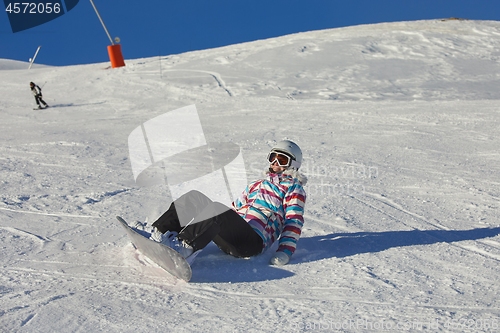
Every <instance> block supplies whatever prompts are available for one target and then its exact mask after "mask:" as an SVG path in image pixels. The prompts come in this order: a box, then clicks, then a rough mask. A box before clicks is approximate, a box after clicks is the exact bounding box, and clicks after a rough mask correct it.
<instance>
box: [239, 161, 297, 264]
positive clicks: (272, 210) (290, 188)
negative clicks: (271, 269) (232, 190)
mask: <svg viewBox="0 0 500 333" xmlns="http://www.w3.org/2000/svg"><path fill="white" fill-rule="evenodd" d="M306 181H307V178H306V177H305V176H303V175H301V174H300V173H299V172H298V171H296V170H294V169H292V170H286V171H285V172H283V173H282V174H275V173H269V172H268V173H267V175H266V178H264V179H261V180H257V181H254V182H252V183H250V184H249V185H248V186H247V188H246V189H245V191H244V192H243V193H242V194H241V195H240V197H239V198H238V199H236V200H235V201H234V202H233V208H234V210H235V211H236V212H237V213H238V214H239V215H240V216H241V217H243V218H244V219H245V220H246V221H247V222H248V224H249V225H250V226H251V227H252V228H253V229H254V230H255V232H257V234H259V236H260V237H262V239H263V241H264V248H263V249H262V250H263V251H265V250H266V249H268V248H269V247H270V246H271V245H272V244H273V243H274V242H275V241H276V240H277V239H279V246H278V251H283V252H285V253H286V254H288V255H289V256H291V255H292V254H293V253H294V252H295V249H296V247H297V241H298V240H299V238H300V234H301V232H302V226H303V225H304V205H305V202H306V192H305V190H304V187H303V185H305V183H306Z"/></svg>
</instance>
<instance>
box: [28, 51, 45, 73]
mask: <svg viewBox="0 0 500 333" xmlns="http://www.w3.org/2000/svg"><path fill="white" fill-rule="evenodd" d="M41 47H42V45H40V46H39V47H38V48H37V49H36V52H35V55H34V56H33V59H31V61H30V66H29V67H28V69H31V66H32V65H33V63H34V62H35V58H36V55H37V54H38V51H40V48H41Z"/></svg>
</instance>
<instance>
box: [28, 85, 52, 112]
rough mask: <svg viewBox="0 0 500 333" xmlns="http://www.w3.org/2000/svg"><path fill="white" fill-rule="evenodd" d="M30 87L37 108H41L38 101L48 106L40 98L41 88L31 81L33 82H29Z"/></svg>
mask: <svg viewBox="0 0 500 333" xmlns="http://www.w3.org/2000/svg"><path fill="white" fill-rule="evenodd" d="M30 87H31V92H32V93H33V95H34V96H35V101H36V104H37V105H38V108H39V109H43V108H42V106H41V105H40V102H41V103H42V104H43V105H45V107H46V108H48V107H49V106H48V105H47V103H45V101H44V100H43V99H42V89H41V88H40V87H39V86H38V85H36V84H35V83H33V82H30Z"/></svg>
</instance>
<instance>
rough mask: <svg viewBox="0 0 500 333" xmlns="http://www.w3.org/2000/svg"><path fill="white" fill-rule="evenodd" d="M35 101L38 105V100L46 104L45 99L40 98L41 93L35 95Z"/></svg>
mask: <svg viewBox="0 0 500 333" xmlns="http://www.w3.org/2000/svg"><path fill="white" fill-rule="evenodd" d="M35 101H36V104H38V106H40V102H42V104H43V105H45V106H47V103H45V101H44V100H43V99H42V95H41V94H38V95H35Z"/></svg>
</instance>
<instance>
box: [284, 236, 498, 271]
mask: <svg viewBox="0 0 500 333" xmlns="http://www.w3.org/2000/svg"><path fill="white" fill-rule="evenodd" d="M499 234H500V227H497V228H480V229H471V230H409V231H385V232H356V233H335V234H330V235H324V236H315V237H307V238H301V239H300V240H299V243H298V247H297V251H296V253H295V254H294V258H293V259H294V260H292V262H291V264H293V263H300V262H311V261H316V260H322V259H328V258H344V257H349V256H353V255H356V254H362V253H375V252H381V251H385V250H387V249H390V248H395V247H402V246H415V245H430V244H436V243H453V242H460V241H466V240H477V239H483V238H488V237H495V236H497V235H499Z"/></svg>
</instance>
